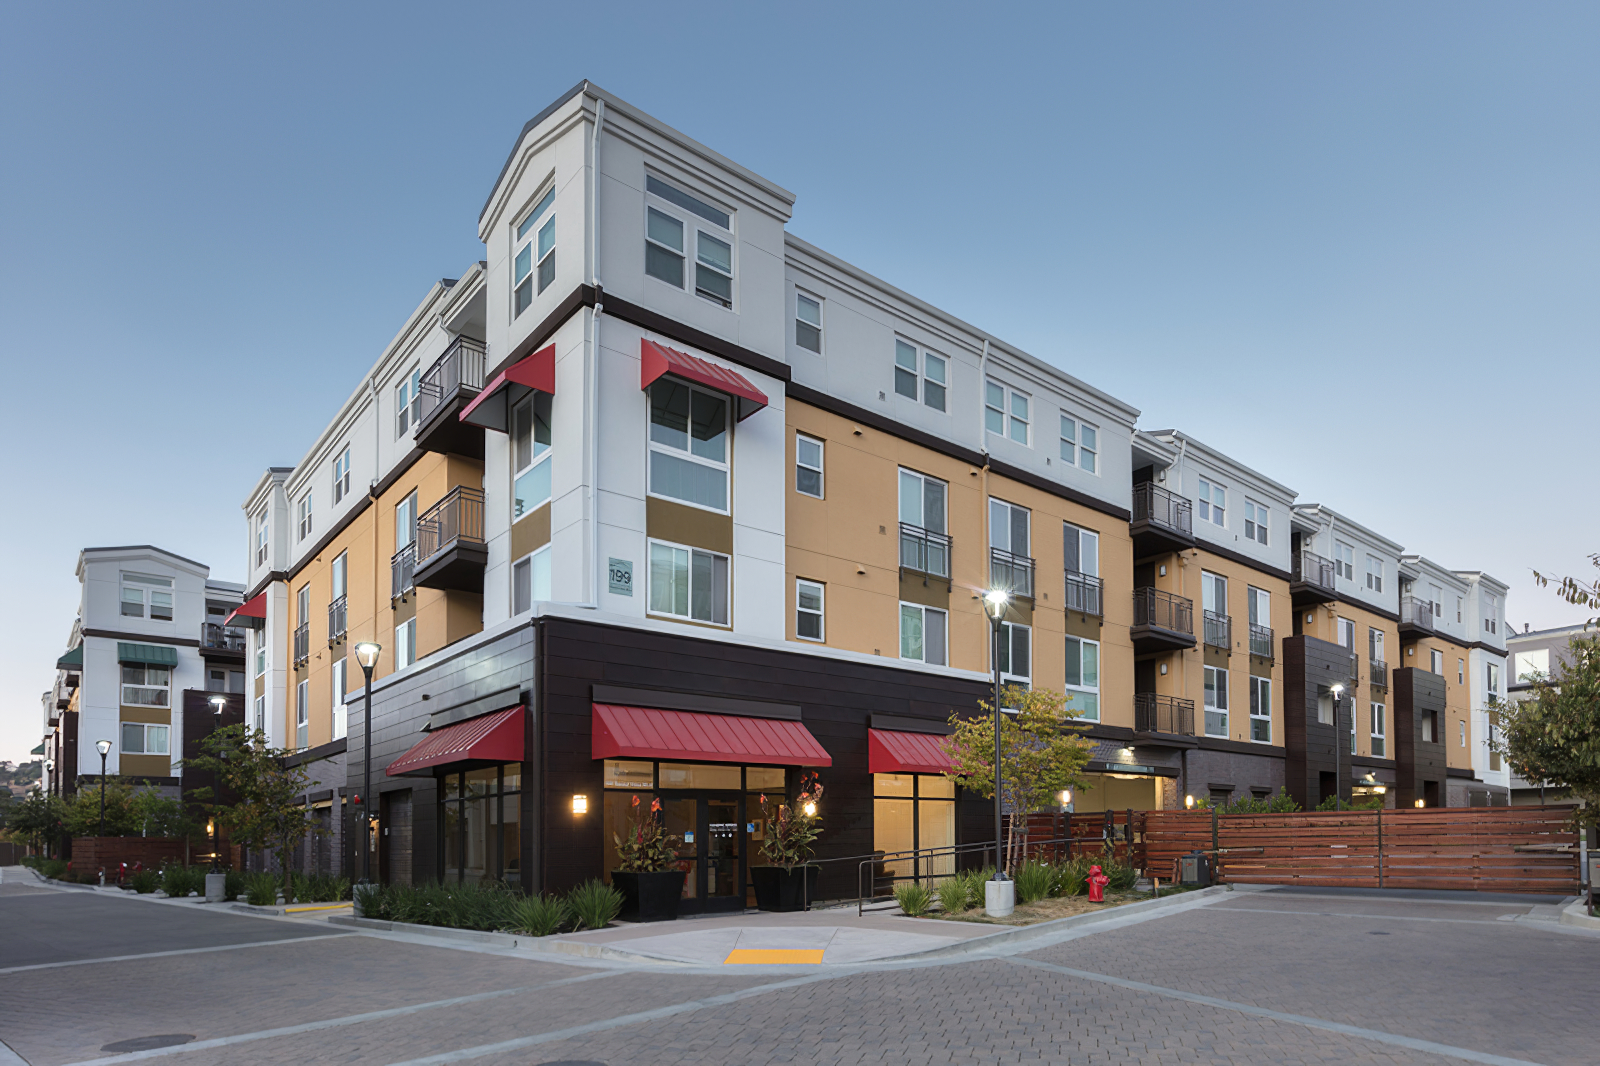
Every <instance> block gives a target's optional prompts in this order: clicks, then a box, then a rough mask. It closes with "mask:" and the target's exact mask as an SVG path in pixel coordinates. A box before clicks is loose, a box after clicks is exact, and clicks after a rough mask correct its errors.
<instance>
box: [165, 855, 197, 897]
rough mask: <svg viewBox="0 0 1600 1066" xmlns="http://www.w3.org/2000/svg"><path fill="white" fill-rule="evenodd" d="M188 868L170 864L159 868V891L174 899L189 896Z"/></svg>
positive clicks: (173, 863)
mask: <svg viewBox="0 0 1600 1066" xmlns="http://www.w3.org/2000/svg"><path fill="white" fill-rule="evenodd" d="M190 880H191V879H190V877H189V868H188V867H186V866H182V865H180V864H178V863H175V862H172V863H168V864H167V865H165V866H163V867H162V868H161V891H163V892H165V893H166V894H167V895H168V896H171V897H172V898H174V899H179V898H182V897H184V896H187V895H188V894H189V884H190Z"/></svg>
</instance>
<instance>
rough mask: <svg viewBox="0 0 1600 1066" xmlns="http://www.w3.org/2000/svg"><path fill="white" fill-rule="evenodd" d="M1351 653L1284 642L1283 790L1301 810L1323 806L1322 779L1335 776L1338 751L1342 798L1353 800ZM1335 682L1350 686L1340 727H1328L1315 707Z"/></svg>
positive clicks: (1307, 640) (1303, 639) (1323, 644)
mask: <svg viewBox="0 0 1600 1066" xmlns="http://www.w3.org/2000/svg"><path fill="white" fill-rule="evenodd" d="M1350 674H1351V667H1350V653H1349V652H1348V651H1346V650H1345V649H1344V648H1342V647H1340V646H1339V645H1338V644H1330V643H1329V642H1328V641H1325V640H1318V639H1317V638H1316V637H1311V636H1304V635H1301V636H1294V637H1285V638H1284V640H1283V742H1284V748H1285V749H1286V750H1285V760H1284V761H1285V765H1284V779H1285V780H1284V784H1285V788H1286V789H1287V790H1288V793H1289V795H1291V796H1293V797H1294V798H1295V800H1296V801H1297V802H1298V803H1299V804H1300V806H1301V807H1303V808H1305V809H1306V810H1313V809H1315V808H1316V806H1317V804H1319V803H1321V802H1322V775H1323V774H1324V773H1333V772H1334V771H1335V765H1334V759H1335V751H1334V745H1335V744H1336V743H1339V742H1340V740H1341V739H1342V740H1343V743H1344V745H1345V746H1344V748H1342V749H1339V751H1338V777H1337V779H1336V780H1337V783H1338V788H1339V795H1340V797H1341V798H1343V799H1345V800H1349V798H1350V756H1349V755H1348V754H1346V752H1347V751H1348V749H1349V745H1350V739H1349V738H1350V715H1351V714H1352V713H1354V709H1355V702H1354V700H1353V699H1352V698H1351V697H1352V695H1353V693H1352V691H1351V688H1350ZM1336 682H1343V683H1344V684H1345V686H1346V692H1345V698H1344V699H1342V700H1340V701H1339V712H1338V715H1337V719H1338V720H1337V721H1336V722H1335V723H1334V724H1333V725H1326V724H1324V723H1321V722H1318V721H1317V704H1318V701H1319V700H1320V698H1321V697H1322V694H1323V693H1325V692H1327V691H1328V689H1329V688H1330V687H1331V686H1332V685H1334V684H1335V683H1336Z"/></svg>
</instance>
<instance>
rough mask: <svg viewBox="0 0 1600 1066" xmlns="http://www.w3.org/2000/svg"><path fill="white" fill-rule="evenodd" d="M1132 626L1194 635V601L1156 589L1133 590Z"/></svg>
mask: <svg viewBox="0 0 1600 1066" xmlns="http://www.w3.org/2000/svg"><path fill="white" fill-rule="evenodd" d="M1133 624H1134V625H1135V626H1157V627H1159V628H1161V629H1170V630H1172V631H1173V632H1174V633H1190V634H1192V633H1194V601H1193V600H1188V599H1185V598H1184V597H1182V596H1174V595H1173V594H1172V593H1170V592H1163V591H1161V590H1160V589H1156V588H1142V589H1134V590H1133Z"/></svg>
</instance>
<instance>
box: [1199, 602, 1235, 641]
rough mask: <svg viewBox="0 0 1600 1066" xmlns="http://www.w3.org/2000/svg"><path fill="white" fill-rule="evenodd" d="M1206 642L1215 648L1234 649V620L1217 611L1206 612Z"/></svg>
mask: <svg viewBox="0 0 1600 1066" xmlns="http://www.w3.org/2000/svg"><path fill="white" fill-rule="evenodd" d="M1204 615H1205V623H1206V627H1205V628H1206V632H1205V642H1206V643H1207V644H1209V645H1211V646H1212V647H1213V648H1232V647H1233V619H1232V618H1229V617H1228V616H1227V615H1225V614H1218V613H1217V612H1216V611H1206V612H1204Z"/></svg>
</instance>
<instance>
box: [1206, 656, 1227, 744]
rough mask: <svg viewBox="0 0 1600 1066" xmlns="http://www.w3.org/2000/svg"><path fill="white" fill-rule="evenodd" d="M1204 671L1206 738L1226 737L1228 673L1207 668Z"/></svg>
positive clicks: (1213, 667) (1219, 668)
mask: <svg viewBox="0 0 1600 1066" xmlns="http://www.w3.org/2000/svg"><path fill="white" fill-rule="evenodd" d="M1205 671H1206V681H1205V684H1206V696H1205V715H1206V721H1205V731H1206V736H1208V737H1226V736H1227V735H1228V671H1226V670H1224V669H1222V667H1220V666H1208V667H1206V668H1205Z"/></svg>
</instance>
